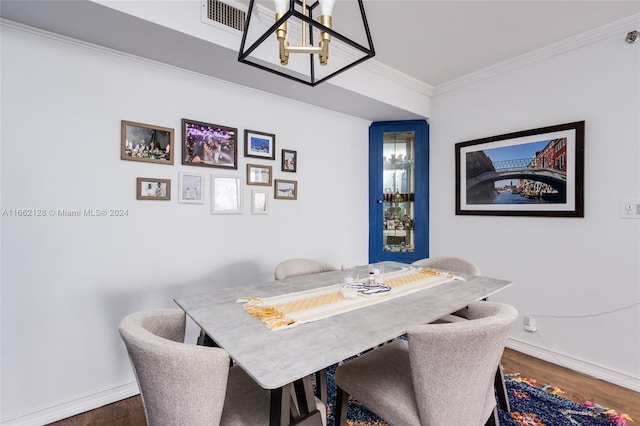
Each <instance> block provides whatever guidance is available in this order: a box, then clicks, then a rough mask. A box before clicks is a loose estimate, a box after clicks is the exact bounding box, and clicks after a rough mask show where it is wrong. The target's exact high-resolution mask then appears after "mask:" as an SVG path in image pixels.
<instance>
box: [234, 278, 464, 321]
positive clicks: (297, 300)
mask: <svg viewBox="0 0 640 426" xmlns="http://www.w3.org/2000/svg"><path fill="white" fill-rule="evenodd" d="M454 279H459V280H463V278H461V277H457V276H455V275H452V274H449V273H445V272H441V271H436V270H434V269H427V268H411V267H409V268H403V269H402V270H400V271H396V272H392V273H388V274H384V283H385V284H386V285H388V286H389V287H391V291H389V292H387V293H384V294H375V295H368V296H364V295H362V294H358V296H357V297H356V298H353V299H351V298H345V297H343V296H342V292H341V290H342V284H333V285H329V286H326V287H320V288H316V289H311V290H305V291H299V292H295V293H288V294H283V295H280V296H274V297H266V298H256V297H246V298H243V299H240V300H238V302H241V303H244V309H245V310H246V311H247V312H248V313H249V314H251V315H253V316H254V317H256V318H258V319H259V320H260V321H262V322H264V323H265V325H266V326H267V327H268V328H269V329H271V330H280V329H285V328H291V327H295V326H298V325H300V324H304V323H307V322H312V321H317V320H320V319H323V318H328V317H331V316H333V315H338V314H342V313H345V312H350V311H353V310H355V309H360V308H364V307H367V306H372V305H375V304H378V303H382V302H385V301H388V300H391V299H395V298H397V297H400V296H405V295H407V294H411V293H414V292H416V291H420V290H423V289H425V288H427V287H431V286H434V285H438V284H443V283H446V282H449V281H452V280H454Z"/></svg>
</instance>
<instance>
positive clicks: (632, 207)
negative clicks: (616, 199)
mask: <svg viewBox="0 0 640 426" xmlns="http://www.w3.org/2000/svg"><path fill="white" fill-rule="evenodd" d="M622 217H624V218H627V219H640V200H622Z"/></svg>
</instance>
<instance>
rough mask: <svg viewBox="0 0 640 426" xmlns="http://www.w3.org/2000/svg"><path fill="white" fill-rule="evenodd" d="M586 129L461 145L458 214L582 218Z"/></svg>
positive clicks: (579, 125)
mask: <svg viewBox="0 0 640 426" xmlns="http://www.w3.org/2000/svg"><path fill="white" fill-rule="evenodd" d="M584 125H585V122H584V121H578V122H574V123H567V124H559V125H556V126H550V127H543V128H539V129H533V130H525V131H521V132H515V133H508V134H505V135H499V136H492V137H489V138H483V139H476V140H472V141H468V142H460V143H457V144H456V145H455V150H456V214H458V215H492V216H560V217H584V192H583V191H584Z"/></svg>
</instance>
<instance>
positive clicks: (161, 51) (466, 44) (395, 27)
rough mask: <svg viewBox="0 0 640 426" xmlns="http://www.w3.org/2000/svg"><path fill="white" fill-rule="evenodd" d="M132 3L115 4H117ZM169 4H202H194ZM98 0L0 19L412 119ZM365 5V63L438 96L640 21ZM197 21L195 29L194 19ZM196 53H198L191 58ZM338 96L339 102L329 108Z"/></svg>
mask: <svg viewBox="0 0 640 426" xmlns="http://www.w3.org/2000/svg"><path fill="white" fill-rule="evenodd" d="M131 1H133V0H119V2H120V3H127V2H131ZM136 1H137V2H140V1H141V0H136ZM166 1H170V0H142V2H143V3H146V4H147V5H153V3H155V2H158V4H160V3H159V2H166ZM171 1H178V2H179V1H182V2H187V1H192V2H193V1H197V2H198V3H199V0H171ZM235 1H236V2H237V3H244V4H248V2H249V0H235ZM259 1H261V2H265V1H266V0H259ZM308 1H309V0H308ZM343 1H345V2H346V1H347V0H338V2H339V3H338V4H337V5H336V8H335V9H334V18H333V19H334V29H336V30H338V25H337V24H338V22H336V21H338V20H341V21H344V20H347V22H349V21H348V20H349V19H354V18H355V17H356V16H355V15H349V16H340V15H338V11H339V10H340V8H341V6H340V2H343ZM350 1H353V0H350ZM100 2H103V3H109V2H113V3H118V2H116V1H114V0H97V1H96V0H94V1H88V0H0V15H1V16H2V17H3V18H5V19H9V20H11V21H15V22H19V23H22V24H26V25H29V26H32V27H37V28H42V29H44V30H47V31H51V32H54V33H59V34H62V35H65V36H69V37H73V38H76V39H80V40H85V41H88V42H90V43H94V44H98V45H102V46H106V47H108V48H112V49H116V50H119V51H123V52H127V53H131V54H134V55H138V56H143V57H147V58H150V59H153V60H156V61H160V62H164V63H168V64H171V65H176V66H180V67H183V68H188V69H190V70H192V71H196V72H199V73H203V74H208V75H211V76H214V77H217V78H222V79H225V80H228V81H231V82H235V83H238V84H242V85H245V86H249V87H253V88H257V89H260V90H264V91H267V92H271V93H276V94H278V95H281V96H285V97H289V98H292V99H296V100H300V101H302V102H307V103H311V104H315V105H318V106H320V107H324V108H330V109H333V110H336V111H340V112H344V113H347V114H351V115H355V116H358V117H362V118H365V119H368V120H372V121H379V120H382V119H389V120H391V119H403V118H406V119H411V118H419V117H418V116H415V115H413V114H412V113H411V111H407V110H404V109H402V108H398V107H396V106H390V105H388V104H387V103H385V102H381V101H379V100H376V99H371V98H369V97H367V96H366V94H365V95H363V93H361V92H360V93H355V92H351V91H349V90H344V89H341V88H338V87H336V86H334V85H331V84H327V83H323V84H321V85H319V86H317V87H315V88H310V87H306V86H304V85H301V84H298V83H292V82H291V81H289V80H286V79H283V78H281V77H277V76H274V75H271V74H268V73H265V72H263V71H260V70H257V69H255V68H253V67H249V66H247V65H244V64H240V63H238V62H237V52H233V51H231V50H229V49H226V48H225V49H222V48H221V47H220V46H217V45H215V44H214V43H209V42H206V41H204V40H202V39H199V38H197V37H191V36H189V35H187V34H183V33H180V32H177V31H174V30H171V29H168V28H165V27H162V26H159V25H157V24H154V23H153V22H149V21H145V20H141V19H139V18H137V17H135V16H131V15H129V14H126V13H120V12H118V11H117V10H114V9H112V8H109V7H104V6H103V5H101V4H100ZM364 7H365V10H366V14H367V20H368V22H369V27H370V30H371V35H372V38H373V43H374V47H375V52H376V56H375V58H373V60H372V61H370V62H373V61H378V62H380V63H382V64H384V65H386V66H388V67H391V68H393V69H394V70H396V71H398V72H400V73H404V74H406V75H408V76H410V77H412V78H413V79H416V80H418V81H419V82H421V84H423V85H426V86H428V87H430V88H431V89H435V91H437V89H438V87H442V85H446V84H447V83H448V82H451V81H452V80H456V79H460V78H463V77H464V76H467V75H469V74H471V73H474V72H479V71H480V72H481V70H483V69H485V68H487V67H490V66H494V65H496V64H500V63H502V62H504V61H508V60H512V59H513V58H517V57H520V56H522V55H527V54H529V53H531V52H535V51H536V50H537V49H542V48H545V47H548V46H552V45H554V44H557V43H560V44H561V43H562V42H563V41H564V40H567V39H570V38H572V37H575V36H577V35H580V34H585V33H588V32H590V31H592V30H597V29H598V28H600V27H602V26H605V25H607V24H610V23H612V22H615V21H619V20H621V19H623V18H627V17H630V16H632V15H634V20H633V22H637V21H638V20H637V19H635V17H637V16H640V15H637V14H640V0H625V1H613V0H601V1H581V0H568V1H561V0H556V1H538V0H534V1H519V0H501V1H481V0H472V1H457V0H446V1H429V0H394V1H389V0H364ZM197 19H198V22H197V23H198V24H200V23H199V17H197ZM344 24H345V23H344V22H340V25H344ZM632 30H640V28H629V29H625V30H624V31H623V32H622V33H621V34H620V40H621V43H623V42H624V36H625V34H626V32H628V31H632ZM193 51H197V52H199V53H200V54H199V55H198V56H194V55H190V52H193ZM372 89H373V88H372ZM337 98H339V99H340V102H339V103H336V102H335V99H337Z"/></svg>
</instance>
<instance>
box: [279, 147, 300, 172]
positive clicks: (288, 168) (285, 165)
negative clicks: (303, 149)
mask: <svg viewBox="0 0 640 426" xmlns="http://www.w3.org/2000/svg"><path fill="white" fill-rule="evenodd" d="M297 164H298V153H297V152H296V151H291V150H289V149H283V150H282V171H283V172H292V173H295V172H296V171H297Z"/></svg>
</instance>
